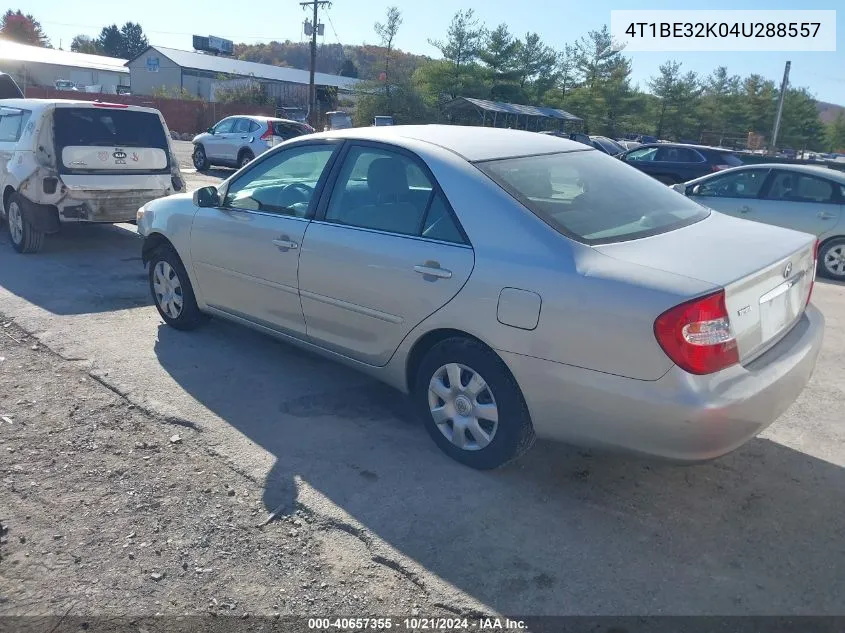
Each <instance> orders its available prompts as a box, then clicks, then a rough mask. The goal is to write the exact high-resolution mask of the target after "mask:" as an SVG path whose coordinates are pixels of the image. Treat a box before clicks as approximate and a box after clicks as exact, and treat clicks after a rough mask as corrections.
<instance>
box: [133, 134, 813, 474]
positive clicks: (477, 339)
mask: <svg viewBox="0 0 845 633" xmlns="http://www.w3.org/2000/svg"><path fill="white" fill-rule="evenodd" d="M138 228H139V232H140V233H141V235H142V236H144V243H143V251H142V256H143V261H144V263H145V264H147V265H148V266H149V284H150V291H151V293H152V296H153V299H154V301H155V304H156V306H157V308H158V310H159V313H160V314H161V316H162V318H163V319H164V321H165V322H166V323H168V324H170V325H171V326H173V327H176V328H180V329H191V328H194V327H197V326H198V325H200V324H201V323H202V322H203V320H204V319H205V317H206V316H208V315H214V316H217V317H221V318H224V319H228V320H231V321H235V322H237V323H241V324H244V325H246V326H249V327H252V328H255V329H257V330H260V331H262V332H265V333H267V334H270V335H273V336H276V337H278V338H280V339H283V340H285V341H289V342H292V343H294V344H297V345H299V346H302V347H304V348H307V349H309V350H312V351H314V352H317V353H320V354H322V355H325V356H328V357H330V358H333V359H336V360H338V361H341V362H344V363H346V364H348V365H350V366H352V367H355V368H357V369H359V370H361V371H364V372H366V373H368V374H370V375H372V376H375V377H376V378H378V379H380V380H383V381H384V382H386V383H388V384H390V385H392V386H394V387H396V388H398V389H400V390H402V391H405V392H408V393H410V394H411V397H412V403H413V406H414V408H415V410H416V411H417V412H418V414H419V416H420V417H421V419H422V420H423V421H424V424H425V426H426V428H427V430H428V432H429V434H430V435H431V437H432V438H433V439H434V441H435V442H436V443H437V445H438V446H439V447H440V448H441V449H442V450H443V451H444V452H446V453H447V454H448V455H450V456H451V457H453V458H454V459H456V460H458V461H460V462H462V463H464V464H466V465H468V466H471V467H474V468H480V469H487V468H494V467H497V466H501V465H502V464H505V463H507V462H509V461H511V460H513V459H515V458H517V457H519V456H520V455H521V454H523V453H524V452H525V451H526V450H527V449H528V448H529V447H530V446H531V444H532V442H533V441H534V438H535V436H540V437H546V438H552V439H557V440H563V441H567V442H571V443H576V444H582V445H598V446H608V447H615V448H621V449H625V450H629V451H636V452H639V453H644V454H648V455H653V456H658V457H662V458H668V459H673V460H680V461H698V460H704V459H710V458H714V457H718V456H720V455H723V454H725V453H727V452H729V451H732V450H733V449H735V448H737V447H739V446H740V445H742V444H743V443H744V442H746V441H747V440H748V439H750V438H751V437H753V436H754V435H756V434H757V433H758V432H759V431H761V430H762V429H763V428H765V427H766V426H767V425H769V424H771V423H772V422H773V421H774V420H775V419H776V418H777V417H778V416H779V415H780V414H781V413H782V412H783V411H784V410H785V409H786V408H787V407H788V406H789V405H790V404H791V403H792V402H793V401H794V400H795V398H797V396H798V394H799V393H800V392H801V391H802V389H803V388H804V386H805V385H806V384H807V381H808V380H809V379H810V375H811V373H812V372H813V369H814V367H815V364H816V358H817V356H818V353H819V350H820V347H821V342H822V334H823V325H824V320H823V317H822V315H821V313H820V312H819V310H817V309H816V308H815V307H814V306H813V305H812V304H811V303H810V296H811V292H812V289H813V282H814V271H815V268H816V261H815V246H816V238H815V237H814V236H812V235H809V234H807V233H801V232H797V231H791V230H787V229H782V228H777V227H773V226H767V225H764V224H759V223H754V222H746V221H744V220H738V219H735V218H731V217H728V216H726V215H723V214H720V213H715V212H711V211H710V210H708V209H706V208H704V207H702V206H701V205H699V204H696V203H694V202H692V201H689V200H687V199H686V198H684V197H683V196H679V195H678V194H677V193H676V192H674V191H672V190H671V189H670V188H667V187H665V186H664V185H662V184H660V183H659V182H657V181H655V180H653V179H652V178H650V177H649V176H646V175H644V174H642V173H641V172H639V171H637V170H636V169H633V168H632V167H630V166H628V165H626V164H624V163H622V162H621V161H618V160H616V159H614V158H611V157H610V156H607V155H606V154H603V153H601V152H599V151H597V150H594V149H591V148H588V147H585V146H584V145H581V144H578V143H574V142H571V141H568V140H562V139H558V138H554V137H552V136H548V135H542V134H536V133H532V132H524V131H516V130H504V129H491V128H477V127H457V126H454V127H453V126H436V125H431V126H396V127H371V128H362V129H352V130H341V131H336V132H326V133H321V134H316V135H310V136H308V137H304V138H301V139H295V140H293V141H289V142H287V143H284V144H282V145H280V146H279V147H276V148H274V149H273V150H271V151H269V152H267V153H266V154H264V155H263V156H261V157H259V158H258V159H256V160H255V161H253V162H252V163H250V164H249V165H248V166H247V167H245V168H244V169H241V170H240V171H239V172H237V173H236V174H234V175H233V176H232V177H231V178H229V179H228V180H226V181H225V182H223V183H222V184H221V185H219V186H218V187H207V188H204V189H200V190H198V191H197V192H195V193H194V195H193V196H191V195H181V196H171V197H170V198H167V199H164V200H160V201H155V202H152V203H150V204H147V205H145V206H144V207H143V208H142V209H140V210H139V213H138Z"/></svg>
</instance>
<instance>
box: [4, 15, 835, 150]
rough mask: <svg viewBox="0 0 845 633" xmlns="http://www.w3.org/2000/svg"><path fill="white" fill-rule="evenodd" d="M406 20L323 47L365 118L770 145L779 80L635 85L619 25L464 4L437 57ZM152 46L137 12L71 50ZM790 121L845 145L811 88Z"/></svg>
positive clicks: (285, 47) (257, 58)
mask: <svg viewBox="0 0 845 633" xmlns="http://www.w3.org/2000/svg"><path fill="white" fill-rule="evenodd" d="M401 26H402V14H401V11H400V10H399V9H398V8H397V7H389V8H388V9H387V12H386V14H385V18H384V20H383V21H378V22H376V23H375V24H374V35H375V37H376V40H377V44H371V45H367V44H364V45H359V46H350V45H342V44H327V45H322V46H320V48H319V51H318V57H317V71H318V72H325V73H329V74H342V75H344V76H349V77H359V78H361V79H363V80H364V81H363V82H362V83H361V87H360V94H359V99H358V100H357V107H356V112H355V116H356V120H357V122H359V123H361V124H368V123H370V122H371V121H372V117H373V116H375V115H378V114H387V115H392V116H393V117H394V118H395V119H396V122H397V123H419V122H434V121H442V120H444V114H443V110H442V105H443V104H444V103H446V102H447V101H449V100H451V99H453V98H455V97H458V96H464V97H477V98H482V99H491V100H494V101H506V102H511V103H519V104H526V105H544V106H549V107H555V108H561V109H563V110H566V111H568V112H571V113H573V114H576V115H577V116H579V117H581V118H583V119H584V121H585V127H586V131H587V132H589V133H590V134H604V135H608V136H613V137H618V136H621V135H623V134H627V133H638V134H651V135H654V136H657V137H660V138H667V139H672V140H683V141H694V142H704V143H710V144H720V145H729V146H737V147H745V146H746V144H747V143H748V142H749V140H751V141H752V145H753V143H754V142H755V139H757V138H758V136H759V137H762V139H761V141H762V142H763V143H764V142H765V139H766V138H768V137H769V136H770V135H771V130H772V127H773V125H774V118H775V113H776V109H777V102H778V98H779V86H778V85H777V84H775V82H774V81H772V80H770V79H767V78H765V77H763V76H761V75H759V74H750V75H748V76H746V77H740V76H738V75H733V74H730V73H729V71H728V69H727V68H726V67H724V66H720V67H718V68H716V69H715V70H713V71H712V72H711V73H710V74H708V75H699V74H697V73H695V72H692V71H685V70H684V69H683V67H682V65H681V64H680V63H679V62H676V61H667V62H666V63H664V64H663V65H662V66H660V68H659V71H658V74H657V75H655V76H653V77H651V78H650V79H649V80H648V82H647V86H646V88H647V90H643V89H642V88H640V87H639V86H637V85H634V84H633V83H632V80H631V73H632V61H631V59H630V58H629V57H627V56H626V55H625V54H624V53H625V52H624V50H620V49H619V48H617V47H615V46H614V45H613V42H612V40H611V37H610V32H609V30H608V28H607V27H603V28H601V29H598V30H594V31H590V32H588V33H587V34H585V35H584V36H582V37H581V38H579V39H578V40H577V41H575V42H571V43H565V44H563V46H557V47H556V46H553V45H550V44H549V43H547V42H544V41H543V40H542V38H541V37H540V36H539V35H538V34H537V33H532V32H528V33H525V34H524V35H522V36H518V35H515V34H513V33H511V32H510V30H509V28H508V26H507V25H506V24H500V25H499V26H497V27H495V28H492V29H490V28H488V27H487V26H486V25H485V24H484V23H483V22H482V21H481V20H480V19H479V18H478V16H477V15H476V14H475V12H474V11H473V10H472V9H466V10H460V11H458V12H457V13H455V15H454V16H453V18H452V21H451V23H450V25H449V28H448V30H447V32H446V34H445V37H443V38H439V39H435V38H433V39H431V40H429V42H430V43H431V45H432V46H434V47H435V48H437V49H438V50H439V51H440V54H441V57H440V58H439V59H432V58H430V57H427V56H423V55H414V54H411V53H407V52H404V51H401V50H399V49H397V48H396V41H397V37H398V34H399V31H400V29H401ZM0 37H3V38H6V39H10V40H14V41H19V42H22V43H26V44H32V45H36V46H51V43H50V40H49V38H48V37H47V36H46V34H45V33H44V31H43V29H42V28H41V25H40V24H39V23H38V21H37V20H36V19H35V18H34V17H33V16H32V15H29V14H24V13H22V12H21V11H20V10H17V11H12V10H11V9H10V10H8V11H7V12H6V14H5V15H4V16H3V18H2V22H0ZM147 45H148V40H147V37H146V35H145V34H144V32H143V29H142V28H141V25H140V24H137V23H133V22H127V23H126V24H124V25H123V26H122V27H118V26H117V25H116V24H113V25H109V26H105V27H103V28H102V30H101V31H100V34H99V35H98V36H97V37H94V38H92V37H89V36H86V35H78V36H77V37H75V38H74V39H73V41H72V43H71V46H70V48H71V50H73V51H76V52H80V53H89V54H96V55H108V56H111V57H119V58H123V59H131V58H133V57H135V56H137V55H138V54H140V53H141V52H143V50H144V49H145V48H146V47H147ZM234 52H235V56H236V57H237V58H238V59H242V60H247V61H254V62H259V63H265V64H272V65H276V66H291V67H294V68H307V67H308V64H309V56H310V53H309V46H308V44H307V43H301V42H290V41H286V42H276V41H273V42H269V43H262V44H253V45H248V44H237V45H236V46H235V51H234ZM780 130H781V131H780V135H779V142H778V145H780V146H781V147H793V148H796V149H805V148H806V149H811V150H817V151H818V150H832V151H836V150H845V115H843V113H842V112H840V113H839V115H838V117H837V119H836V120H834V121H833V122H831V123H829V124H828V125H827V126H824V125H823V124H822V122H821V120H820V118H819V112H818V108H817V106H816V102H815V100H814V98H813V96H812V95H811V94H810V92H809V91H808V90H807V89H806V88H803V87H789V88H788V89H787V92H786V95H785V97H784V110H783V118H782V121H781V128H780ZM749 134H750V135H751V136H749Z"/></svg>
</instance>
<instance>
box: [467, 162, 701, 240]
mask: <svg viewBox="0 0 845 633" xmlns="http://www.w3.org/2000/svg"><path fill="white" fill-rule="evenodd" d="M647 149H652V148H647ZM476 166H477V167H478V168H479V169H481V171H483V172H484V173H485V174H487V175H488V176H489V177H490V178H492V179H493V180H494V181H495V182H496V183H498V184H499V185H500V186H501V187H502V188H503V189H504V190H505V191H507V192H508V193H510V194H511V195H512V196H513V197H514V198H516V199H517V200H518V201H519V202H521V203H522V204H523V205H524V206H525V207H526V208H528V209H529V210H530V211H532V212H533V213H534V214H535V215H537V216H538V217H539V218H541V219H542V220H543V221H544V222H546V223H547V224H549V225H550V226H552V227H553V228H554V229H556V230H558V231H559V232H561V233H563V234H564V235H567V236H569V237H571V238H572V239H575V240H578V241H580V242H584V243H586V244H606V243H609V242H622V241H626V240H633V239H637V238H640V237H647V236H649V235H657V234H659V233H666V232H668V231H672V230H675V229H678V228H681V227H683V226H687V225H689V224H693V223H695V222H698V221H700V220H703V219H704V218H706V217H707V216H708V215H709V214H710V211H709V210H707V209H705V208H704V207H702V206H701V205H699V204H697V203H695V202H693V201H691V200H689V199H687V198H685V197H683V196H679V195H678V194H677V193H676V192H674V191H672V189H670V188H669V187H667V186H666V185H663V184H661V183H660V182H658V181H656V180H654V179H653V178H651V177H650V176H647V175H645V174H643V173H642V172H640V171H638V170H636V169H632V168H631V167H629V166H628V165H625V164H623V163H621V162H620V161H618V160H616V159H614V158H611V157H610V156H607V155H606V154H602V153H600V152H565V153H560V154H549V155H544V156H526V157H523V158H511V159H502V160H493V161H484V162H480V163H476ZM609 182H612V183H613V186H612V187H609V186H608V184H607V183H609Z"/></svg>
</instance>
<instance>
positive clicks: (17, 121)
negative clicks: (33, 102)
mask: <svg viewBox="0 0 845 633" xmlns="http://www.w3.org/2000/svg"><path fill="white" fill-rule="evenodd" d="M29 117H30V112H29V111H27V110H19V109H18V108H3V107H0V191H4V190H5V188H6V183H7V182H8V181H9V170H10V168H11V166H10V162H11V160H12V159H13V158H14V156H15V153H16V152H17V151H18V141H19V140H20V138H21V134H23V131H24V126H25V125H26V124H27V121H28V120H29ZM3 212H4V210H0V214H2V213H3Z"/></svg>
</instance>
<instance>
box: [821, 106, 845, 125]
mask: <svg viewBox="0 0 845 633" xmlns="http://www.w3.org/2000/svg"><path fill="white" fill-rule="evenodd" d="M816 107H818V109H819V118H820V119H821V120H822V123H825V124H827V123H833V122H834V121H835V120H836V116H837V115H838V114H839V113H840V112H845V106H841V105H836V104H835V103H827V102H825V101H816Z"/></svg>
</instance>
